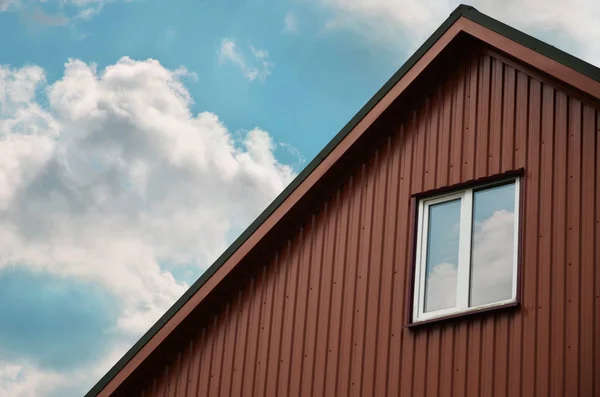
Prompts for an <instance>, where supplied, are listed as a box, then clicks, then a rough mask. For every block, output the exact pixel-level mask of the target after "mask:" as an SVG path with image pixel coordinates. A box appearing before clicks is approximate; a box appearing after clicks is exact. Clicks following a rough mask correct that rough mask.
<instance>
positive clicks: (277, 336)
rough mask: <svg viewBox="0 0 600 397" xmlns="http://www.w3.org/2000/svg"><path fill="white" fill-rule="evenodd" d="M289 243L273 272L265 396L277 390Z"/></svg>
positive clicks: (288, 242)
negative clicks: (271, 318)
mask: <svg viewBox="0 0 600 397" xmlns="http://www.w3.org/2000/svg"><path fill="white" fill-rule="evenodd" d="M290 245H291V244H290V241H289V240H288V241H287V244H286V245H285V248H283V250H285V253H282V254H281V256H280V257H279V260H278V261H277V266H276V268H275V271H276V272H277V275H276V276H275V294H274V296H273V303H274V306H273V314H272V316H273V321H272V323H271V331H270V333H271V338H270V339H269V344H270V345H271V346H270V351H269V358H268V360H267V386H266V391H265V394H266V395H269V394H272V391H273V390H277V378H278V374H279V367H280V364H281V362H280V361H281V359H280V358H279V356H280V351H281V340H282V338H281V330H282V328H281V327H282V324H283V315H284V307H285V306H284V305H285V303H286V299H285V295H286V289H287V285H286V281H287V272H288V271H289V260H290Z"/></svg>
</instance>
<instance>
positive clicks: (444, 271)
mask: <svg viewBox="0 0 600 397" xmlns="http://www.w3.org/2000/svg"><path fill="white" fill-rule="evenodd" d="M456 280H457V272H456V265H453V264H451V263H446V262H442V263H439V264H437V265H434V266H433V267H432V269H431V272H430V273H429V274H428V275H427V285H426V289H425V311H426V312H432V311H436V310H441V309H446V308H449V307H454V306H455V305H456Z"/></svg>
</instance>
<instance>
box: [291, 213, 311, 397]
mask: <svg viewBox="0 0 600 397" xmlns="http://www.w3.org/2000/svg"><path fill="white" fill-rule="evenodd" d="M305 230H306V234H305V240H304V241H305V244H304V247H303V250H302V260H301V262H300V263H301V265H300V269H299V272H300V276H299V279H298V303H297V308H296V319H295V323H296V324H297V326H296V327H297V330H296V332H294V342H293V346H294V347H293V350H292V371H291V379H290V389H289V395H290V396H299V395H300V388H301V387H302V379H301V376H302V364H303V363H304V338H305V333H306V325H307V321H306V313H307V305H308V301H307V299H308V285H309V283H310V273H311V267H312V266H311V264H312V261H313V255H312V251H313V245H314V244H315V239H316V238H315V233H316V230H315V217H314V215H312V216H311V219H310V223H309V224H307V225H306V226H305Z"/></svg>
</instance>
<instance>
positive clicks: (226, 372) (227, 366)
mask: <svg viewBox="0 0 600 397" xmlns="http://www.w3.org/2000/svg"><path fill="white" fill-rule="evenodd" d="M232 295H233V294H232ZM241 299H242V290H241V289H238V291H237V299H235V300H234V299H232V302H231V305H230V307H229V319H228V321H227V325H226V326H225V329H224V330H223V331H222V332H223V333H224V334H225V335H224V337H225V346H224V349H223V352H222V354H223V364H222V365H221V367H222V369H221V376H220V383H221V384H220V387H219V395H220V396H229V394H230V393H231V383H232V379H233V369H234V365H235V364H234V362H235V351H236V340H235V337H236V333H237V328H238V317H239V310H240V309H239V308H240V307H241V305H242V301H241Z"/></svg>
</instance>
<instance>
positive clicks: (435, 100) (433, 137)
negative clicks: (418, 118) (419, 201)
mask: <svg viewBox="0 0 600 397" xmlns="http://www.w3.org/2000/svg"><path fill="white" fill-rule="evenodd" d="M439 97H440V91H439V89H437V90H436V91H435V92H434V93H433V94H432V95H431V97H429V98H428V100H427V113H426V115H425V125H426V127H425V134H427V136H426V137H425V142H426V143H425V186H424V187H423V190H431V189H433V188H435V187H436V185H435V176H436V175H435V174H436V170H437V160H438V153H437V150H438V125H439V108H440V107H439Z"/></svg>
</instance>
